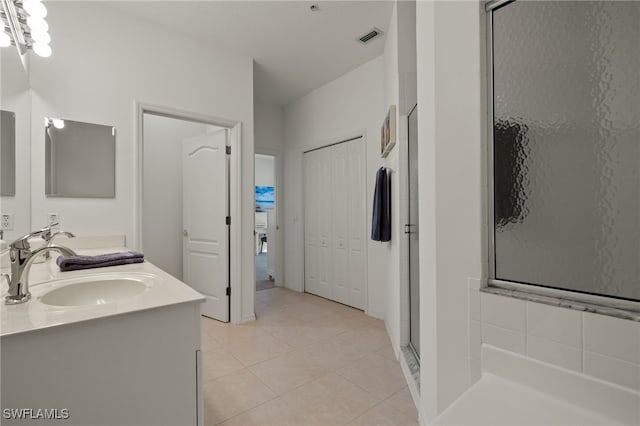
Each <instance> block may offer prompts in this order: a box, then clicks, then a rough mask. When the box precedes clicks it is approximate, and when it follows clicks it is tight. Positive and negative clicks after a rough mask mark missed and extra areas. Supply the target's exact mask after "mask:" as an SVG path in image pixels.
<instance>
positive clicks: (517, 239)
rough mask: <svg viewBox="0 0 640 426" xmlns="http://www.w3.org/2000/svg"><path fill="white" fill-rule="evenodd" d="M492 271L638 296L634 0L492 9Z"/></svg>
mask: <svg viewBox="0 0 640 426" xmlns="http://www.w3.org/2000/svg"><path fill="white" fill-rule="evenodd" d="M493 62H494V100H493V101H494V200H495V204H494V212H495V214H494V216H495V217H494V220H495V271H496V272H495V275H496V278H497V279H501V280H508V281H516V282H522V283H528V284H535V285H542V286H548V287H557V288H563V289H568V290H575V291H581V292H586V293H594V294H601V295H607V296H614V297H619V298H626V299H635V300H640V181H639V179H640V149H639V148H640V2H631V1H629V2H622V1H611V2H604V1H603V2H583V1H579V2H566V1H554V2H543V1H516V2H514V3H509V4H507V5H505V6H503V7H501V8H499V9H497V10H495V11H494V12H493Z"/></svg>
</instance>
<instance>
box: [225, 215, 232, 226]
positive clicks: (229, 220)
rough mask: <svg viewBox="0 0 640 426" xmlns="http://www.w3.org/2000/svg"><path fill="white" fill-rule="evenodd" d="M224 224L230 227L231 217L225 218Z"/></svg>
mask: <svg viewBox="0 0 640 426" xmlns="http://www.w3.org/2000/svg"><path fill="white" fill-rule="evenodd" d="M225 223H226V224H227V225H231V216H227V219H226V220H225Z"/></svg>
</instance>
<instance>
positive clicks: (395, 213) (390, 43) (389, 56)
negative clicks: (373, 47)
mask: <svg viewBox="0 0 640 426" xmlns="http://www.w3.org/2000/svg"><path fill="white" fill-rule="evenodd" d="M383 58H384V87H385V101H384V108H385V109H387V108H389V106H390V105H395V106H396V117H395V118H396V141H397V142H396V147H395V148H394V149H393V150H392V151H391V152H390V153H389V155H388V156H387V157H386V158H385V159H380V161H381V162H382V163H383V164H384V165H385V166H386V167H389V168H391V169H392V170H394V171H395V173H392V175H391V224H392V225H391V241H390V242H389V243H387V244H386V249H387V250H386V256H387V257H388V259H387V264H388V270H387V271H386V281H387V284H386V308H385V313H386V315H385V324H386V326H387V331H388V332H389V337H390V339H391V344H392V345H393V348H394V351H395V352H396V353H398V352H399V350H400V346H401V343H406V342H401V341H402V340H403V339H402V337H403V336H402V335H401V334H402V329H401V322H402V311H401V298H400V276H399V268H400V247H401V246H402V245H403V244H405V243H406V239H405V235H404V233H401V232H400V226H399V223H400V221H402V220H403V219H402V212H401V211H400V202H399V201H400V192H401V190H402V189H404V188H403V187H402V186H401V185H400V182H401V181H403V182H404V180H403V179H402V174H403V173H405V170H404V168H403V167H402V166H404V163H403V164H400V158H401V157H402V156H401V155H400V150H401V149H402V148H401V146H402V145H403V141H401V140H400V139H399V136H400V134H401V133H402V132H401V131H400V127H401V125H402V123H401V121H400V120H401V116H400V109H401V108H400V91H399V75H398V60H399V58H398V5H397V3H396V4H394V6H393V12H392V14H391V20H390V22H389V28H388V30H387V33H386V35H385V48H384V55H383ZM403 158H404V157H403Z"/></svg>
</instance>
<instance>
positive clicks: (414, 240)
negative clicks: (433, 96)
mask: <svg viewBox="0 0 640 426" xmlns="http://www.w3.org/2000/svg"><path fill="white" fill-rule="evenodd" d="M408 120H409V123H408V127H409V143H408V147H409V148H408V149H409V155H408V157H409V179H408V184H409V223H408V224H407V225H406V226H405V233H407V234H408V236H409V315H410V318H409V329H410V330H409V346H410V347H411V349H413V352H414V353H415V354H416V358H417V359H420V273H419V269H418V268H419V265H420V263H419V259H418V241H419V240H418V238H419V235H420V234H419V232H418V231H419V227H418V106H417V105H416V106H414V107H413V109H412V110H411V112H410V113H409V118H408Z"/></svg>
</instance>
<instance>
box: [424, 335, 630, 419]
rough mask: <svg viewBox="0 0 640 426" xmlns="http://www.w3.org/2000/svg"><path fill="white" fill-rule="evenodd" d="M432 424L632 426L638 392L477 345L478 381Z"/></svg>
mask: <svg viewBox="0 0 640 426" xmlns="http://www.w3.org/2000/svg"><path fill="white" fill-rule="evenodd" d="M434 424H436V425H451V426H453V425H476V426H479V425H483V426H496V425H505V426H506V425H532V426H533V425H547V426H549V425H580V426H586V425H602V426H613V425H638V424H640V392H637V391H634V390H631V389H628V388H625V387H622V386H618V385H616V384H613V383H609V382H604V381H602V380H599V379H596V378H594V377H591V376H588V375H585V374H583V373H578V372H576V371H573V370H567V369H565V368H562V367H558V366H555V365H553V364H549V363H546V362H542V361H538V360H535V359H533V358H531V357H527V356H524V355H519V354H516V353H514V352H510V351H505V350H502V349H498V348H495V347H493V346H489V345H486V344H485V345H482V377H481V379H480V380H479V381H478V382H476V383H475V384H474V385H472V386H471V387H470V388H469V390H468V391H467V392H465V393H464V394H463V395H462V396H461V397H460V398H459V399H458V400H456V401H455V402H454V403H453V404H452V405H451V406H450V407H448V408H447V409H446V410H445V411H444V412H443V413H442V414H441V415H440V416H439V417H438V418H437V419H436V420H435V422H434Z"/></svg>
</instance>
